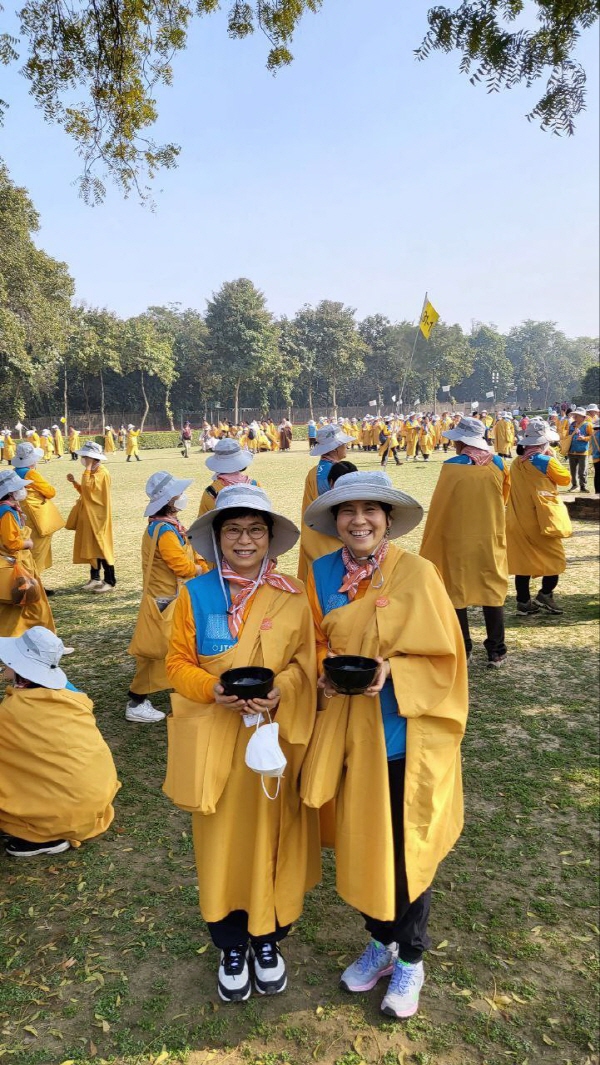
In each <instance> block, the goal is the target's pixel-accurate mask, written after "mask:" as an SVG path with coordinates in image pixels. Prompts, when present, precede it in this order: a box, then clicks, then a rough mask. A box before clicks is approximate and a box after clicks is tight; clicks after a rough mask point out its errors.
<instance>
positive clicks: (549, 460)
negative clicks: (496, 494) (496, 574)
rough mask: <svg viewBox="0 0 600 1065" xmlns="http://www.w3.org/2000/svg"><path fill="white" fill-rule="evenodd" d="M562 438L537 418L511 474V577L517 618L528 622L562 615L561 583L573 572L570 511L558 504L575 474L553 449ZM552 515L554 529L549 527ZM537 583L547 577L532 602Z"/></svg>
mask: <svg viewBox="0 0 600 1065" xmlns="http://www.w3.org/2000/svg"><path fill="white" fill-rule="evenodd" d="M557 439H558V433H556V432H555V431H554V430H553V429H551V428H550V426H549V425H547V424H546V422H545V421H544V420H543V418H531V420H530V421H529V424H528V425H527V428H526V429H525V430H524V432H523V435H522V436H521V437H520V439H519V443H518V445H517V457H516V459H515V460H514V462H513V464H512V466H511V469H510V472H511V492H510V499H509V501H508V508H507V512H506V539H507V547H508V571H509V573H511V574H514V578H515V585H516V593H517V614H518V615H520V616H521V617H527V616H529V615H531V614H539V613H540V612H542V613H543V612H545V613H547V614H562V613H563V610H562V608H561V607H560V606H559V605H558V603H557V601H556V599H555V598H554V589H555V588H556V586H557V584H558V578H559V575H560V574H561V573H564V571H565V570H566V568H567V560H566V556H565V549H564V547H563V539H566V538H568V537H569V536H570V535H571V531H572V530H571V521H570V518H569V514H568V511H567V508H566V507H565V505H564V503H563V502H562V501H560V500H559V499H558V488H559V487H562V488H565V487H566V486H567V485H568V484H569V481H570V474H569V471H568V470H567V469H565V467H564V466H563V464H562V463H561V462H559V461H558V460H557V459H555V458H554V457H553V454H552V448H551V445H552V444H553V443H554V442H556V440H557ZM548 510H550V511H552V512H554V513H552V515H551V518H550V521H551V525H552V528H551V530H550V531H549V529H548V528H547V527H546V524H545V522H546V520H547V514H546V512H547V511H548ZM532 577H541V578H542V586H541V588H540V591H539V592H538V593H537V595H536V597H535V599H532V598H531V592H530V582H531V578H532Z"/></svg>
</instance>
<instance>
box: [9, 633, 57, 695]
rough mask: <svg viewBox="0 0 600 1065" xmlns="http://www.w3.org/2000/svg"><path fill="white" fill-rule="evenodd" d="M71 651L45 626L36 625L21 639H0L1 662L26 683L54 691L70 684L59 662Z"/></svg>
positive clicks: (17, 637)
mask: <svg viewBox="0 0 600 1065" xmlns="http://www.w3.org/2000/svg"><path fill="white" fill-rule="evenodd" d="M72 652H73V648H72V647H65V645H64V643H63V642H62V640H61V639H59V637H58V636H56V635H55V634H54V633H53V632H50V630H49V629H46V628H44V626H43V625H34V626H33V627H32V628H31V629H28V630H27V632H24V633H23V634H22V635H21V636H16V637H10V636H5V637H2V638H1V639H0V661H2V662H4V664H5V665H6V666H9V667H10V669H14V671H15V673H18V675H19V676H20V677H24V678H25V680H30V681H31V682H32V683H33V684H41V685H42V686H43V687H44V688H53V689H54V690H58V689H59V688H64V687H65V686H66V684H67V676H66V673H64V672H63V670H62V669H61V668H60V666H59V664H58V663H59V662H60V660H61V658H62V656H63V655H69V654H72Z"/></svg>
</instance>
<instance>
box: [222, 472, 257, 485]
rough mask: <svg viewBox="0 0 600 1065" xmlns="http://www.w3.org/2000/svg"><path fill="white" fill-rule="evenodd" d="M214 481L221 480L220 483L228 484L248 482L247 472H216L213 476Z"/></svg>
mask: <svg viewBox="0 0 600 1065" xmlns="http://www.w3.org/2000/svg"><path fill="white" fill-rule="evenodd" d="M213 480H214V481H221V483H222V484H224V485H226V486H229V485H230V484H250V478H249V477H248V474H247V473H244V472H243V471H242V472H240V473H217V474H216V475H215V477H213Z"/></svg>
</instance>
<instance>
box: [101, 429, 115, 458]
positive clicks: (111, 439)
mask: <svg viewBox="0 0 600 1065" xmlns="http://www.w3.org/2000/svg"><path fill="white" fill-rule="evenodd" d="M104 451H105V453H106V454H107V455H112V454H114V452H115V451H116V448H115V434H114V431H113V428H112V426H111V425H105V426H104Z"/></svg>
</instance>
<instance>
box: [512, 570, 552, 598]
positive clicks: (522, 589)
mask: <svg viewBox="0 0 600 1065" xmlns="http://www.w3.org/2000/svg"><path fill="white" fill-rule="evenodd" d="M530 580H531V577H515V589H516V592H517V603H528V602H529V600H530V599H531V592H530V591H529V582H530ZM557 584H558V575H557V574H554V576H552V577H542V592H543V594H544V595H552V592H553V591H554V589H555V588H556V585H557Z"/></svg>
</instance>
